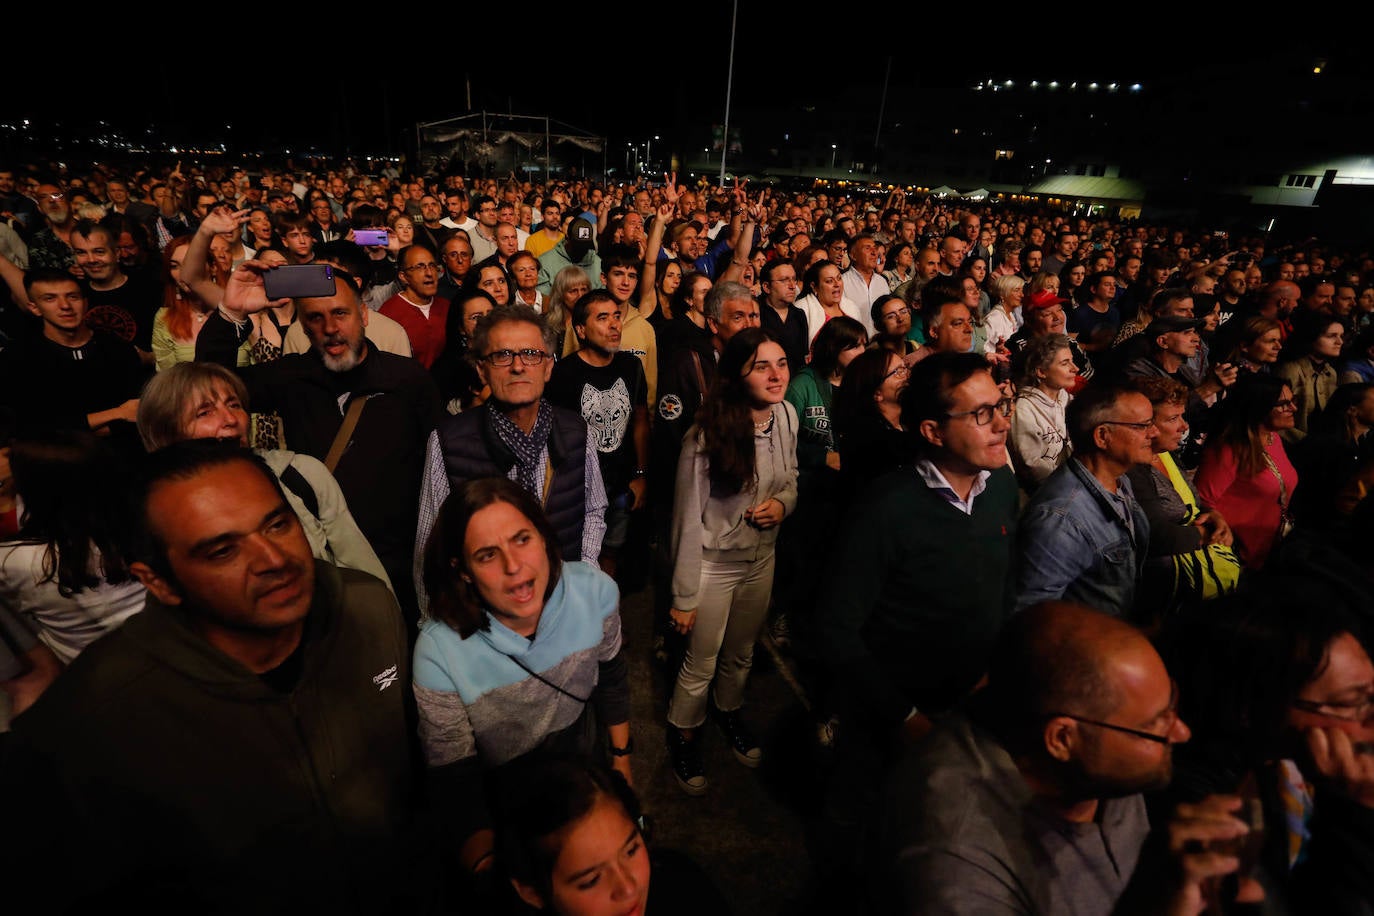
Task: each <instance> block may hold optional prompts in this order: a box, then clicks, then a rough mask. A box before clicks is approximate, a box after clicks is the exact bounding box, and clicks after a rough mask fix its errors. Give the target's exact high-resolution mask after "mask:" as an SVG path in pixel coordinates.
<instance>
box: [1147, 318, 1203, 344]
mask: <svg viewBox="0 0 1374 916" xmlns="http://www.w3.org/2000/svg"><path fill="white" fill-rule="evenodd" d="M1206 323H1207V322H1206V321H1205V320H1204V319H1202V318H1189V317H1188V316H1186V315H1169V316H1166V317H1162V318H1156V319H1155V320H1153V321H1151V322H1150V326H1149V327H1147V328H1146V329H1145V337H1146V338H1148V339H1149V340H1154V339H1155V338H1156V337H1158V336H1159V335H1160V334H1170V333H1172V332H1174V331H1189V330H1193V329H1196V328H1200V327H1202V326H1203V325H1204V324H1206Z"/></svg>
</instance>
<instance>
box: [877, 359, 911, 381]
mask: <svg viewBox="0 0 1374 916" xmlns="http://www.w3.org/2000/svg"><path fill="white" fill-rule="evenodd" d="M909 375H911V367H910V366H908V365H907V364H906V363H902V364H901V365H899V366H898V367H897V368H896V369H893V370H892V371H891V372H889V373H887V374H885V375H884V376H883V378H884V379H890V378H906V377H907V376H909Z"/></svg>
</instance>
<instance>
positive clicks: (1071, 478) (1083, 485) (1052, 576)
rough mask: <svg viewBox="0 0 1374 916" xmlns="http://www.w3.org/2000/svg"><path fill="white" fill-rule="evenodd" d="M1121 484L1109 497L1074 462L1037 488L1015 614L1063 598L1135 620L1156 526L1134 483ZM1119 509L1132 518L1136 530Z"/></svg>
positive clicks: (1027, 516)
mask: <svg viewBox="0 0 1374 916" xmlns="http://www.w3.org/2000/svg"><path fill="white" fill-rule="evenodd" d="M1117 487H1118V490H1117V493H1116V494H1112V493H1109V492H1107V490H1106V489H1105V488H1104V487H1103V486H1102V484H1100V483H1098V481H1097V478H1095V477H1093V475H1092V473H1091V472H1090V471H1088V469H1087V468H1085V467H1084V466H1083V464H1082V463H1081V462H1080V461H1078V459H1076V458H1070V459H1069V460H1068V461H1066V462H1064V464H1063V465H1061V466H1060V467H1059V468H1058V469H1057V470H1056V471H1055V472H1054V473H1053V474H1051V475H1050V476H1049V477H1048V478H1046V480H1045V482H1044V483H1043V484H1041V486H1040V489H1038V490H1036V491H1035V496H1034V497H1032V499H1031V501H1030V503H1029V504H1028V505H1027V506H1026V508H1025V511H1024V512H1023V513H1022V515H1021V522H1020V525H1019V526H1018V528H1019V530H1018V538H1019V540H1020V545H1021V551H1020V553H1021V566H1020V571H1019V573H1018V581H1017V589H1016V610H1018V611H1021V610H1024V609H1025V608H1028V607H1030V606H1031V605H1033V604H1036V603H1037V602H1040V601H1049V600H1054V599H1059V598H1062V599H1063V600H1065V601H1075V602H1078V603H1080V604H1086V605H1087V606H1088V607H1091V608H1096V609H1097V610H1099V611H1105V612H1106V613H1108V614H1112V615H1114V616H1116V617H1128V616H1131V612H1132V606H1133V605H1134V603H1135V588H1136V583H1137V582H1139V580H1140V568H1141V564H1142V563H1143V562H1144V560H1145V549H1146V546H1147V545H1148V544H1149V542H1150V523H1149V521H1148V520H1147V519H1146V518H1145V512H1144V510H1142V509H1141V508H1140V504H1139V503H1137V502H1136V500H1135V495H1134V493H1132V492H1131V484H1130V482H1129V481H1128V480H1127V479H1126V478H1125V477H1121V478H1119V479H1118V480H1117ZM1112 507H1120V508H1121V509H1122V510H1123V511H1125V512H1128V513H1129V514H1130V516H1129V517H1130V518H1131V519H1132V524H1131V527H1130V528H1128V527H1127V525H1126V522H1125V520H1124V519H1123V518H1122V517H1121V516H1120V515H1118V514H1117V512H1116V511H1113V508H1112Z"/></svg>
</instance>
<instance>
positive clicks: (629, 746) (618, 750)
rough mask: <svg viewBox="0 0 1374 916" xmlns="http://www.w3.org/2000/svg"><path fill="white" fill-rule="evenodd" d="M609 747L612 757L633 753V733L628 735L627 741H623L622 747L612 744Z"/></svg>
mask: <svg viewBox="0 0 1374 916" xmlns="http://www.w3.org/2000/svg"><path fill="white" fill-rule="evenodd" d="M609 749H610V752H611V756H612V757H628V756H630V755H631V754H633V753H634V752H635V739H634V736H633V735H632V736H630V740H629V741H627V742H626V743H625V746H624V747H616V746H615V745H614V744H612V745H611V746H610V748H609Z"/></svg>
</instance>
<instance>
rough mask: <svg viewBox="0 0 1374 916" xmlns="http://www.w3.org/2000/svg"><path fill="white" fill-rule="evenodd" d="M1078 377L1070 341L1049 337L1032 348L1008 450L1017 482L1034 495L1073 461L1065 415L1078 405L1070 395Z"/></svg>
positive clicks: (1027, 356) (1033, 343) (1028, 349)
mask: <svg viewBox="0 0 1374 916" xmlns="http://www.w3.org/2000/svg"><path fill="white" fill-rule="evenodd" d="M1077 376H1078V370H1077V368H1076V367H1075V366H1074V361H1073V351H1072V350H1070V349H1069V338H1068V337H1066V336H1065V335H1063V334H1045V335H1043V336H1041V337H1035V338H1032V339H1031V341H1030V343H1028V344H1027V345H1026V350H1025V371H1024V373H1023V374H1022V376H1021V379H1020V380H1019V387H1018V388H1017V390H1016V412H1015V413H1014V414H1013V415H1012V418H1011V440H1010V441H1009V442H1008V445H1010V447H1011V463H1012V467H1014V468H1015V469H1016V478H1017V480H1018V481H1019V482H1020V484H1021V487H1022V488H1023V489H1025V490H1026V492H1028V493H1031V492H1034V491H1035V488H1036V487H1038V486H1040V484H1041V483H1042V482H1043V481H1044V479H1045V478H1046V477H1048V476H1050V474H1052V473H1054V470H1055V468H1057V467H1059V466H1060V465H1061V464H1063V463H1064V461H1065V460H1066V459H1067V458H1068V457H1069V438H1068V434H1067V432H1066V430H1065V426H1064V409H1065V408H1067V407H1068V406H1069V401H1071V400H1072V399H1073V395H1071V394H1069V389H1070V388H1072V387H1073V384H1074V381H1075V379H1076V378H1077Z"/></svg>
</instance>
